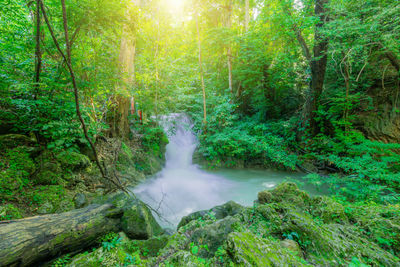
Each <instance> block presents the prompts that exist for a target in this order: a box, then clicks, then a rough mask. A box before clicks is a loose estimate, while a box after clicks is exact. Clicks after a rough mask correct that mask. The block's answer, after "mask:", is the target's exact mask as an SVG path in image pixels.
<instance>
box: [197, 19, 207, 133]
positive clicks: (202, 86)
mask: <svg viewBox="0 0 400 267" xmlns="http://www.w3.org/2000/svg"><path fill="white" fill-rule="evenodd" d="M198 17H199V15H198V14H196V28H197V38H198V44H199V68H200V79H201V89H202V91H203V117H204V118H203V123H204V125H206V124H207V109H206V88H205V85H204V72H203V61H202V54H201V39H200V27H199V18H198Z"/></svg>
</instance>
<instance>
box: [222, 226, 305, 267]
mask: <svg viewBox="0 0 400 267" xmlns="http://www.w3.org/2000/svg"><path fill="white" fill-rule="evenodd" d="M227 251H228V255H229V256H230V258H231V260H232V261H233V262H234V263H235V265H239V266H260V267H261V266H282V264H285V266H311V265H309V264H308V263H307V262H305V261H304V260H303V259H301V258H299V257H297V256H296V255H295V253H293V252H291V251H290V250H288V249H286V248H283V247H282V246H280V244H279V242H278V241H277V240H274V239H271V238H270V239H264V238H259V237H257V236H255V235H254V234H252V233H250V232H245V233H232V234H230V235H229V236H228V239H227Z"/></svg>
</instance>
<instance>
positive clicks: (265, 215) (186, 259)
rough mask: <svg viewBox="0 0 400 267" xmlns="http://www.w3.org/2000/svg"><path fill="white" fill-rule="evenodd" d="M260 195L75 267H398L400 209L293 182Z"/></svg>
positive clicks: (101, 252)
mask: <svg viewBox="0 0 400 267" xmlns="http://www.w3.org/2000/svg"><path fill="white" fill-rule="evenodd" d="M265 194H266V195H268V196H269V198H268V201H265V198H263V196H265ZM259 197H260V198H259V199H258V201H256V202H255V204H254V206H253V207H242V208H241V209H239V208H236V209H234V210H233V209H231V207H232V203H227V204H226V205H221V206H219V207H217V208H214V209H211V210H209V211H202V212H197V213H194V215H193V216H189V217H187V218H185V220H184V222H182V223H181V225H182V226H181V227H180V228H179V229H178V231H177V232H176V233H174V234H173V235H172V236H161V237H157V238H152V239H149V240H144V241H137V240H129V239H128V238H126V237H124V236H123V237H122V238H121V239H119V241H118V242H117V243H116V244H114V245H111V248H110V249H107V247H109V245H108V244H103V245H102V246H101V247H100V248H98V249H95V250H94V251H93V252H90V253H89V252H88V253H85V254H81V255H78V256H76V257H74V258H73V260H72V263H70V266H79V264H83V265H85V266H89V265H87V264H89V263H90V264H94V265H93V266H95V264H97V265H96V266H110V265H107V264H109V263H110V262H111V261H112V263H113V266H176V267H178V266H260V267H261V266H400V259H399V258H398V257H399V256H400V243H399V236H400V209H399V207H398V206H394V205H389V206H383V205H378V204H374V203H368V204H366V203H363V204H360V203H358V204H357V203H356V204H354V203H353V204H350V203H340V202H338V201H336V200H335V199H333V198H330V197H326V196H323V197H321V196H317V197H311V196H309V195H308V194H307V193H305V192H303V191H301V190H299V189H298V188H297V186H296V185H295V184H293V183H284V184H281V185H279V186H278V187H277V188H275V189H273V190H271V191H268V192H263V193H260V194H259ZM215 210H218V211H221V210H224V211H225V212H220V215H221V214H222V216H219V215H218V216H216V213H215ZM81 266H82V265H81Z"/></svg>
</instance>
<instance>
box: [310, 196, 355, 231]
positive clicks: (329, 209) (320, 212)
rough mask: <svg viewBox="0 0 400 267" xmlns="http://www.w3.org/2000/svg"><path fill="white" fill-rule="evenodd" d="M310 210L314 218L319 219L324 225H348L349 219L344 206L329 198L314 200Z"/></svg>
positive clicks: (323, 197) (321, 197)
mask: <svg viewBox="0 0 400 267" xmlns="http://www.w3.org/2000/svg"><path fill="white" fill-rule="evenodd" d="M311 202H312V203H311V206H310V209H311V211H312V214H313V216H314V217H319V218H321V219H322V220H323V222H324V223H342V224H343V223H347V222H348V218H347V215H346V212H345V208H344V206H343V205H342V204H340V203H339V202H337V201H334V200H333V199H332V198H329V197H327V196H318V197H315V198H313V199H312V201H311Z"/></svg>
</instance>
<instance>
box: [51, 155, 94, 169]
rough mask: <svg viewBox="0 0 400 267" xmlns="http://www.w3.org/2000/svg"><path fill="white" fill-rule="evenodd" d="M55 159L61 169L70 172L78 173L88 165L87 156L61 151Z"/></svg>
mask: <svg viewBox="0 0 400 267" xmlns="http://www.w3.org/2000/svg"><path fill="white" fill-rule="evenodd" d="M56 159H57V161H58V162H59V163H60V164H61V166H62V167H63V168H66V169H69V170H72V171H79V170H82V169H85V168H87V167H89V165H90V159H89V158H88V157H87V156H85V155H83V154H81V153H77V152H73V151H63V152H61V153H59V154H57V155H56Z"/></svg>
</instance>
